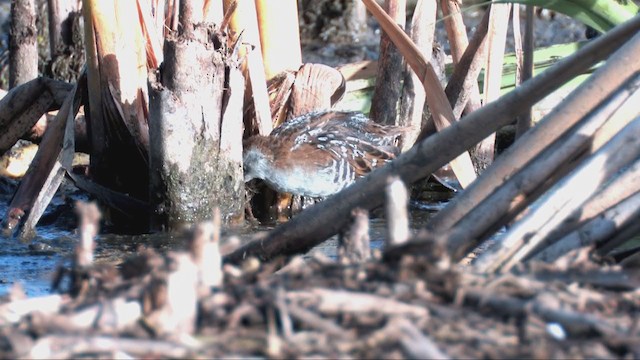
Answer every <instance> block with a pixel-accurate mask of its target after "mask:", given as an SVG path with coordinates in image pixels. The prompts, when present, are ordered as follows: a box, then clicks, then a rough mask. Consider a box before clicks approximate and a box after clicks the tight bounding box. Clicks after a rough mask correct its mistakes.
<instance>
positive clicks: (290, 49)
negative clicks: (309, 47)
mask: <svg viewBox="0 0 640 360" xmlns="http://www.w3.org/2000/svg"><path fill="white" fill-rule="evenodd" d="M255 3H256V10H257V14H258V28H259V30H260V44H261V46H262V58H263V59H264V71H265V74H266V79H267V80H271V79H272V78H273V77H274V76H276V75H278V74H280V73H281V72H283V71H286V70H298V69H299V68H300V66H302V51H301V48H300V29H299V24H298V3H297V1H296V0H280V1H279V3H278V6H274V4H273V1H269V0H255Z"/></svg>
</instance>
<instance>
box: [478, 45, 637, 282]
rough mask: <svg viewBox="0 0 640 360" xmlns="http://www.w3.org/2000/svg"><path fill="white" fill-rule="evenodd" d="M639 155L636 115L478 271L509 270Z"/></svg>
mask: <svg viewBox="0 0 640 360" xmlns="http://www.w3.org/2000/svg"><path fill="white" fill-rule="evenodd" d="M639 38H640V37H639ZM639 155H640V117H638V118H636V120H634V121H633V122H632V123H630V124H629V125H627V126H626V127H625V128H624V129H623V131H621V133H620V134H618V135H616V136H615V137H614V138H613V139H611V141H609V143H607V145H605V146H604V147H603V148H602V149H600V150H599V151H598V152H597V153H595V154H594V155H592V156H591V157H590V158H589V159H587V160H586V161H585V162H584V163H583V164H582V165H580V167H579V168H578V169H576V171H574V172H573V173H572V174H571V175H569V176H567V177H566V178H564V179H563V180H562V181H561V182H560V183H558V184H557V185H556V186H554V187H553V188H552V190H550V191H549V192H548V193H547V194H546V195H545V197H544V198H542V199H540V201H539V202H538V203H537V204H536V205H535V206H533V208H532V209H531V210H530V212H529V213H528V214H527V215H525V216H524V217H523V218H522V219H521V220H520V221H519V222H517V223H516V224H515V225H514V226H513V227H512V228H511V229H510V230H509V232H507V233H506V234H505V235H504V236H503V237H502V238H501V239H500V241H499V243H498V244H497V247H496V248H494V249H492V250H490V251H489V252H487V253H485V254H483V255H482V256H480V257H479V258H478V261H477V262H476V263H475V264H474V267H475V268H476V269H477V270H480V271H489V272H493V271H497V270H500V271H509V270H510V269H511V268H512V267H513V266H514V265H515V264H517V263H519V262H520V261H521V260H522V259H523V258H524V257H526V256H527V255H529V253H530V252H532V251H533V250H534V249H535V248H536V247H537V246H538V245H539V244H540V243H541V242H542V241H543V240H544V238H545V237H546V236H547V235H548V234H549V233H550V232H551V231H552V230H553V229H554V228H555V227H556V226H557V225H559V224H560V223H561V222H562V221H564V220H565V219H566V218H567V217H568V216H569V215H570V214H571V213H572V212H573V211H574V210H575V209H576V208H577V207H579V206H581V205H582V204H583V203H584V202H585V201H587V200H588V199H589V198H590V197H591V196H593V195H594V194H595V193H596V192H597V191H599V190H600V188H601V186H602V185H603V184H605V183H606V182H607V181H609V179H610V178H611V177H612V176H613V175H615V174H616V173H617V172H618V171H619V170H620V169H622V168H624V167H625V166H627V165H629V163H630V162H632V161H633V160H635V159H636V158H637V157H638V156H639Z"/></svg>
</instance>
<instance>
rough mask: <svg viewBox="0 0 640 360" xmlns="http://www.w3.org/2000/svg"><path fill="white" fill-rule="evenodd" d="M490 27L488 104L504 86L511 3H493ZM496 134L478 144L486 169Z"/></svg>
mask: <svg viewBox="0 0 640 360" xmlns="http://www.w3.org/2000/svg"><path fill="white" fill-rule="evenodd" d="M489 12H490V15H489V29H488V31H487V56H486V65H485V71H484V91H483V95H484V99H483V104H485V105H486V104H488V103H490V102H492V101H495V100H496V99H497V98H499V97H500V90H501V89H500V88H501V86H502V63H503V61H504V49H505V46H506V40H507V30H508V29H509V14H510V12H511V4H492V5H491V8H490V9H489ZM495 142H496V134H495V133H493V134H491V135H489V136H487V138H485V139H484V140H482V142H480V143H479V144H478V145H477V146H476V148H475V149H476V151H475V159H476V166H478V168H479V169H480V170H484V169H486V168H487V167H488V166H489V165H491V163H492V162H493V157H494V153H495Z"/></svg>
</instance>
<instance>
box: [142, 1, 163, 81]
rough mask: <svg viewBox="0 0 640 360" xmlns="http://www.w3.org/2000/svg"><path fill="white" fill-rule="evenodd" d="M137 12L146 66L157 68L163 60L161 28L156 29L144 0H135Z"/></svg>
mask: <svg viewBox="0 0 640 360" xmlns="http://www.w3.org/2000/svg"><path fill="white" fill-rule="evenodd" d="M136 5H137V8H138V14H139V18H140V26H141V27H142V34H143V36H144V39H145V45H146V47H145V48H146V52H147V67H148V68H149V69H157V68H158V66H160V64H162V63H163V62H164V54H163V52H162V46H163V45H164V36H163V35H162V34H163V33H164V32H163V29H161V30H160V31H158V29H157V27H156V23H155V21H154V19H153V18H152V17H151V15H152V10H151V7H150V6H149V4H148V3H147V2H146V1H144V0H136Z"/></svg>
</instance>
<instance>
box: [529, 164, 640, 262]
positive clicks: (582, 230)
mask: <svg viewBox="0 0 640 360" xmlns="http://www.w3.org/2000/svg"><path fill="white" fill-rule="evenodd" d="M631 171H632V172H635V174H636V176H635V177H636V178H637V177H638V175H639V174H640V163H638V162H636V164H635V165H634V166H632V167H631V168H630V169H628V170H626V171H625V173H626V172H631ZM634 191H635V194H634V195H631V196H630V197H628V198H626V199H617V200H618V201H620V202H619V203H617V204H615V205H614V206H612V207H610V208H608V209H607V210H605V211H604V212H602V213H601V214H598V216H597V217H593V218H591V219H590V220H589V221H587V222H586V223H585V224H584V225H582V226H580V227H579V228H577V229H575V230H574V231H572V232H570V233H569V234H567V235H566V236H565V237H563V238H561V239H559V240H556V241H555V242H554V243H553V244H552V245H550V246H547V247H545V248H544V249H543V250H542V251H540V252H539V253H538V254H536V255H534V256H533V259H535V260H541V261H547V262H552V261H554V260H556V259H557V258H559V257H561V256H563V255H565V254H566V253H568V252H569V251H571V250H575V249H578V248H580V247H585V246H590V245H593V244H597V243H603V242H604V241H605V240H607V239H611V238H612V237H613V236H614V235H615V234H616V233H618V232H620V230H621V229H623V228H624V227H625V226H627V225H629V224H630V223H631V222H632V221H637V219H638V216H640V188H639V187H637V186H636V187H635V188H634Z"/></svg>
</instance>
